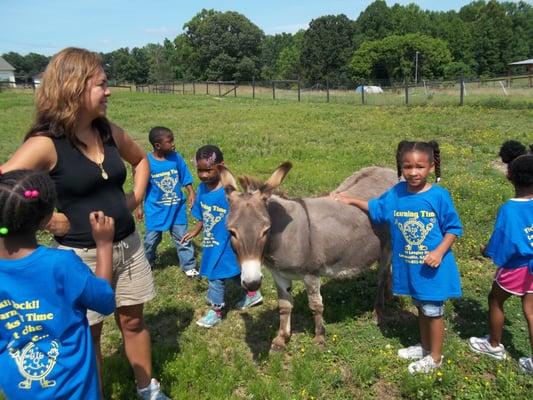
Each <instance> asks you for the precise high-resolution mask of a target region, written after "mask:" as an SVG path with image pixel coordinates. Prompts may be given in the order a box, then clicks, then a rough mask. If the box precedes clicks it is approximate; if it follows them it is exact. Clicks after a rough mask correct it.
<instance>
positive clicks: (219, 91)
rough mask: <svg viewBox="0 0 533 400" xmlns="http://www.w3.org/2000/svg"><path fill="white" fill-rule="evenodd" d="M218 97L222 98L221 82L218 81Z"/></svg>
mask: <svg viewBox="0 0 533 400" xmlns="http://www.w3.org/2000/svg"><path fill="white" fill-rule="evenodd" d="M218 97H220V81H218Z"/></svg>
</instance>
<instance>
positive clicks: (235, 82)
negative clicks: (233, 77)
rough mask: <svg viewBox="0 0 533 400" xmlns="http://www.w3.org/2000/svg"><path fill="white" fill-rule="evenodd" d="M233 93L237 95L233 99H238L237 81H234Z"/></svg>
mask: <svg viewBox="0 0 533 400" xmlns="http://www.w3.org/2000/svg"><path fill="white" fill-rule="evenodd" d="M233 93H234V94H235V96H233V97H237V81H233Z"/></svg>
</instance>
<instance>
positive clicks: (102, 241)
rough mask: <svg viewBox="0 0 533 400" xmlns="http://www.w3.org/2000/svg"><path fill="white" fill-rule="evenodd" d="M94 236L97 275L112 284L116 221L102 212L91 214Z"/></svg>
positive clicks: (90, 219)
mask: <svg viewBox="0 0 533 400" xmlns="http://www.w3.org/2000/svg"><path fill="white" fill-rule="evenodd" d="M89 221H90V223H91V228H92V234H93V238H94V241H95V243H96V270H95V275H96V276H98V277H100V278H103V279H105V280H106V281H108V282H109V283H110V284H111V281H112V277H113V237H114V235H115V221H114V220H113V218H111V217H108V216H106V215H104V213H103V212H102V211H95V212H92V213H90V214H89Z"/></svg>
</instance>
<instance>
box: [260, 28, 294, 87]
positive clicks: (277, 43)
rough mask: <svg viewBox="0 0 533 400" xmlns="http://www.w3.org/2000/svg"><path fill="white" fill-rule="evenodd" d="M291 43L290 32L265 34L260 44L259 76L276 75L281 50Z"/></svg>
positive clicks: (264, 77)
mask: <svg viewBox="0 0 533 400" xmlns="http://www.w3.org/2000/svg"><path fill="white" fill-rule="evenodd" d="M292 45H293V36H292V35H291V34H290V33H280V34H276V35H267V36H266V37H265V38H264V39H263V42H262V44H261V78H263V79H273V78H275V77H278V75H279V73H278V69H277V63H278V58H279V56H280V54H281V52H282V51H283V50H284V49H285V48H287V47H290V46H292Z"/></svg>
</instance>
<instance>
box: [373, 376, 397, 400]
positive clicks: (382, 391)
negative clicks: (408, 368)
mask: <svg viewBox="0 0 533 400" xmlns="http://www.w3.org/2000/svg"><path fill="white" fill-rule="evenodd" d="M374 390H375V391H376V398H377V399H380V400H391V399H399V398H400V392H399V391H398V388H397V387H396V386H394V385H393V384H391V383H387V382H385V381H382V380H379V381H377V382H376V383H375V384H374Z"/></svg>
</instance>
